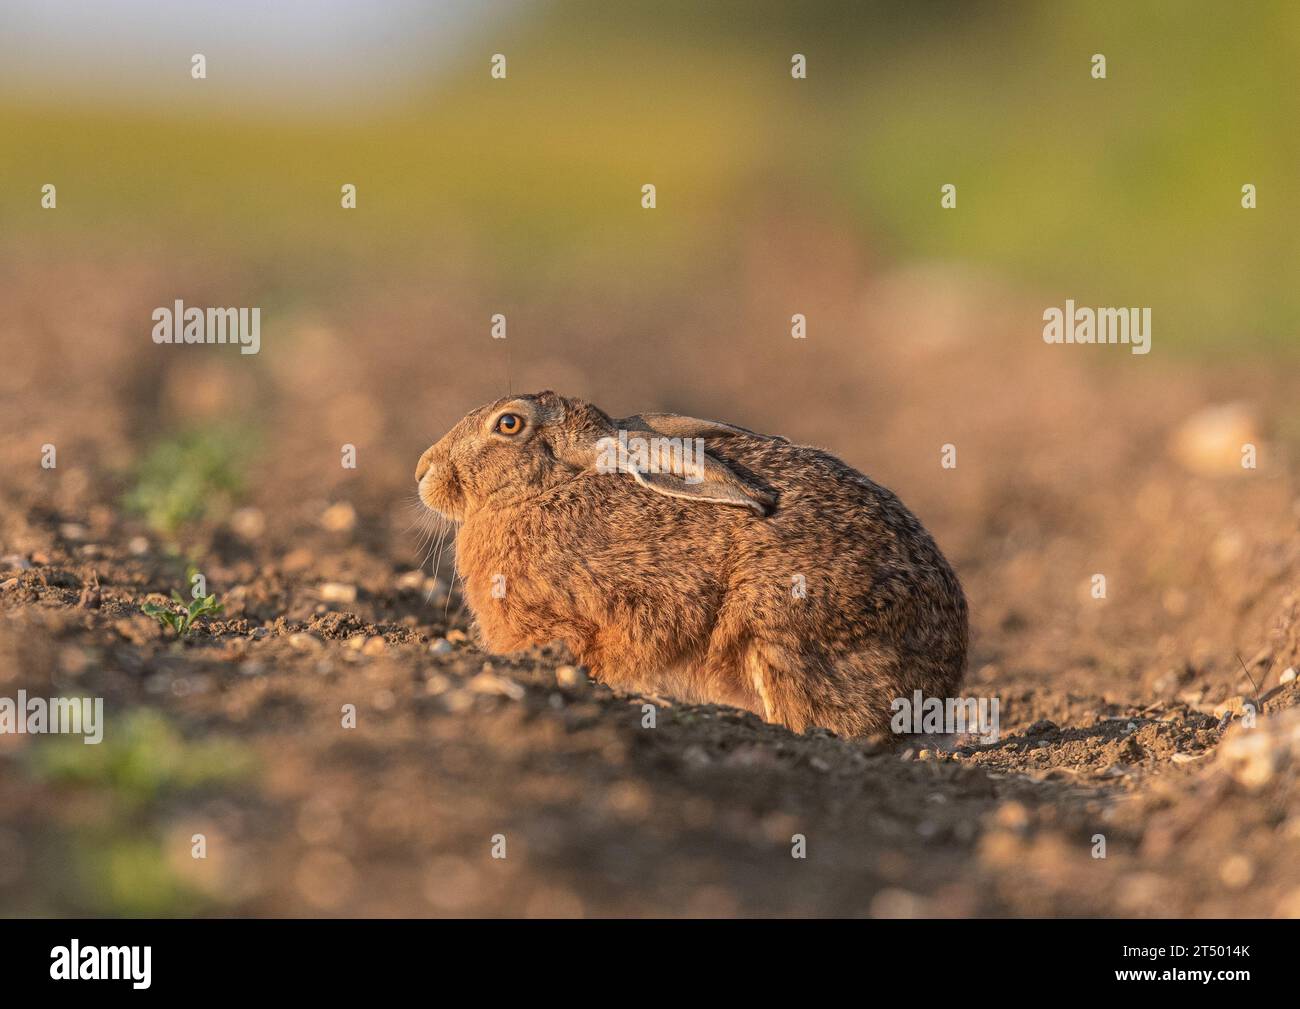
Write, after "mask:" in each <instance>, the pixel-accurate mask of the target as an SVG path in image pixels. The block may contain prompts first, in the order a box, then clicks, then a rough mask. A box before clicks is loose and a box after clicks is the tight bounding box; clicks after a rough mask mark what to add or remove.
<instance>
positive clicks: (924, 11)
mask: <svg viewBox="0 0 1300 1009" xmlns="http://www.w3.org/2000/svg"><path fill="white" fill-rule="evenodd" d="M258 6H260V5H251V4H244V3H234V4H222V5H218V4H215V3H212V4H209V3H197V4H194V5H188V12H187V15H188V16H187V19H186V20H184V21H183V22H181V21H179V20H177V18H176V16H175V15H172V16H171V19H170V20H169V19H168V17H166V16H164V17H161V18H159V17H154V16H150V15H149V14H148V13H147V12H146V11H145V8H144V6H143V5H140V4H136V3H118V4H107V5H93V7H92V5H87V7H86V8H84V9H83V14H84V15H85V16H79V15H78V14H75V13H73V11H72V10H70V9H63V10H62V11H61V12H60V13H59V14H58V15H42V14H39V13H37V10H38V8H37V6H36V5H30V6H29V5H25V4H22V3H19V4H14V5H7V7H9V8H10V9H9V11H8V13H7V15H6V16H7V18H8V20H9V24H8V25H7V30H6V31H5V32H4V37H5V41H4V43H3V46H4V51H3V53H2V54H0V55H3V56H4V57H5V59H4V60H2V61H0V62H2V63H3V64H4V66H5V69H4V70H3V71H0V137H3V143H0V179H3V180H4V191H5V199H4V201H3V205H2V206H0V214H2V215H3V217H2V219H0V220H2V226H3V234H4V238H3V242H4V243H5V244H7V245H8V246H10V248H11V251H13V252H16V253H20V254H23V255H27V254H40V253H41V252H42V251H48V252H49V253H50V254H51V255H58V254H59V250H61V249H64V248H67V247H68V246H73V247H75V248H76V249H77V250H78V251H80V252H88V253H96V252H98V253H104V254H108V255H112V254H114V253H115V252H116V251H117V250H119V249H123V248H129V249H132V250H140V249H142V248H143V249H156V250H159V251H160V252H161V253H162V254H167V253H168V252H169V250H181V251H183V252H187V253H193V252H204V253H208V254H211V255H213V256H216V257H222V258H231V257H238V258H241V259H242V260H244V261H246V262H249V263H252V264H254V265H255V267H256V271H255V272H257V273H258V275H259V276H260V277H261V278H262V282H263V283H264V285H266V286H268V287H271V286H274V287H275V288H276V290H277V291H278V292H279V296H281V297H283V298H286V299H313V300H315V299H319V298H320V297H326V296H328V292H329V291H330V290H332V289H333V288H334V287H335V286H336V283H337V281H338V279H339V278H340V277H341V276H344V275H347V274H349V273H351V272H353V271H355V270H356V269H358V268H364V269H366V270H369V271H373V272H374V273H375V274H376V275H379V276H382V275H383V273H384V267H383V266H382V264H383V263H384V262H394V263H398V262H404V263H407V264H409V263H412V262H415V263H419V262H422V261H424V260H425V259H426V258H427V259H428V261H433V260H435V259H437V258H439V257H444V256H446V255H447V253H448V250H454V253H455V256H456V258H457V259H458V260H459V261H461V262H463V263H465V264H466V269H467V270H470V271H472V272H473V273H474V274H475V275H476V276H479V277H485V278H487V279H488V281H489V282H498V281H500V280H502V279H503V278H504V279H506V280H508V283H509V286H510V290H511V291H512V293H513V294H515V295H518V296H520V297H526V296H529V295H530V294H535V293H536V292H544V291H546V290H547V289H548V287H549V286H552V285H555V284H556V283H565V284H574V283H580V284H582V285H583V286H584V287H590V288H605V289H609V290H619V289H621V288H623V287H625V286H627V285H629V284H640V285H642V286H644V285H646V284H653V285H655V286H656V287H657V288H659V289H661V290H664V291H672V290H674V289H675V288H676V289H678V290H680V289H682V288H685V287H688V286H689V285H690V284H691V283H692V278H695V277H697V276H698V265H699V264H700V263H701V262H709V263H719V262H722V263H725V262H727V261H728V260H730V259H734V258H736V257H738V256H740V255H742V254H743V245H744V241H743V238H744V235H745V231H746V226H747V223H748V222H751V221H753V220H757V219H764V218H769V217H772V216H780V215H785V214H789V215H793V216H800V217H802V218H804V219H806V220H807V221H808V222H809V225H808V226H809V228H810V229H821V230H822V231H824V232H829V233H831V234H833V235H834V236H835V237H836V240H840V239H842V240H844V241H849V242H853V243H856V244H857V245H858V246H859V247H861V248H863V249H865V250H868V253H869V255H870V256H871V257H873V258H876V259H883V260H885V261H895V262H897V261H906V260H908V259H913V258H916V259H941V260H949V261H959V262H966V263H969V264H971V265H972V266H974V267H976V268H978V269H979V270H981V271H990V272H992V273H994V274H996V275H999V276H1002V277H1006V278H1010V280H1012V281H1013V282H1014V283H1015V284H1017V285H1022V286H1023V287H1025V288H1026V289H1027V290H1028V291H1030V292H1033V293H1034V294H1036V295H1038V294H1041V296H1042V298H1044V299H1046V300H1045V302H1044V303H1047V304H1051V303H1056V304H1059V303H1061V302H1062V301H1063V300H1064V299H1065V298H1066V297H1073V298H1075V299H1076V300H1077V301H1079V302H1080V303H1092V304H1107V305H1109V304H1117V305H1118V304H1123V305H1129V304H1134V305H1151V306H1152V307H1153V308H1154V315H1155V318H1156V320H1157V323H1156V325H1157V341H1158V343H1159V345H1160V346H1162V347H1164V348H1166V349H1168V348H1171V347H1175V346H1176V347H1178V348H1180V349H1187V348H1191V349H1194V350H1196V351H1213V350H1215V349H1218V350H1227V351H1231V352H1233V353H1237V352H1241V351H1244V350H1260V349H1266V350H1271V351H1277V350H1281V349H1283V348H1293V347H1294V346H1295V345H1296V340H1295V336H1296V333H1297V329H1298V328H1300V327H1298V326H1297V323H1298V322H1300V284H1298V283H1297V278H1300V228H1298V227H1297V225H1298V224H1300V214H1298V213H1297V202H1296V201H1297V196H1296V181H1297V176H1296V167H1297V165H1298V164H1300V131H1298V130H1297V123H1300V87H1297V86H1295V85H1296V84H1297V83H1298V81H1297V70H1296V67H1297V65H1298V63H1300V59H1298V58H1300V5H1297V4H1296V3H1294V2H1291V0H1278V2H1273V3H1269V2H1263V3H1243V4H1234V5H1230V4H1222V3H1216V2H1185V3H1184V2H1178V3H1172V2H1170V3H1166V2H1138V3H1134V2H1131V0H1117V2H1095V0H1087V2H1082V0H1081V2H1055V3H1008V2H996V3H979V2H946V3H925V4H918V3H911V2H901V0H898V2H858V3H847V2H827V3H807V4H795V3H782V2H774V0H760V2H750V3H710V4H699V3H680V2H669V3H621V4H605V3H594V2H585V0H567V2H556V3H537V4H508V3H495V4H483V5H474V4H465V3H455V4H447V5H418V4H408V3H402V2H393V3H388V4H385V3H375V4H368V5H364V10H363V11H362V10H351V9H350V8H349V6H348V5H343V4H337V3H323V4H319V5H311V4H306V5H298V4H285V5H271V6H273V7H276V8H279V13H278V14H277V15H276V16H275V17H274V19H273V20H272V21H259V20H258V17H264V16H266V15H258V14H256V8H257V7H258ZM92 9H94V10H98V13H97V14H93V15H91V14H89V13H86V12H89V11H91V10H92ZM241 19H243V20H245V21H246V31H247V33H248V36H249V37H253V36H256V38H257V39H258V40H259V46H260V48H259V49H258V50H257V51H256V52H253V53H250V52H248V51H247V47H244V46H241V44H240V37H239V34H238V32H239V25H240V23H241ZM173 22H175V23H173ZM209 24H210V25H211V30H210V31H209V30H205V26H208V25H209ZM143 25H149V26H151V27H150V29H149V30H137V29H140V28H141V26H143ZM322 26H323V27H322ZM218 28H220V29H221V31H218V30H217V29H218ZM232 33H233V34H232ZM74 43H75V44H74ZM42 48H44V51H41V50H42ZM192 52H204V53H205V55H206V56H207V59H208V77H207V79H206V80H203V81H194V80H191V78H190V74H189V66H190V64H189V58H190V54H191V53H192ZM497 52H500V53H503V54H505V55H506V57H507V61H508V62H507V66H508V76H507V78H506V79H505V80H493V79H491V77H490V76H489V72H488V71H489V61H490V58H491V56H492V54H493V53H497ZM796 52H798V53H803V54H805V55H806V56H807V59H808V77H807V79H806V80H793V79H792V78H791V76H790V72H789V70H790V57H791V54H793V53H796ZM1093 53H1104V54H1105V56H1106V58H1107V62H1108V68H1107V69H1108V75H1107V79H1106V80H1104V81H1098V80H1094V79H1092V77H1091V76H1090V74H1089V69H1090V63H1089V61H1090V58H1091V56H1092V54H1093ZM236 55H238V56H239V61H238V62H236V61H235V56H236ZM1283 82H1290V84H1291V86H1289V87H1287V86H1282V85H1283ZM46 182H53V183H55V184H56V185H57V186H58V194H59V204H58V211H57V213H50V212H48V211H43V210H42V209H41V208H40V206H39V191H40V187H41V185H42V184H44V183H46ZM346 182H351V183H354V184H356V185H357V187H358V209H357V210H356V211H355V212H348V213H344V212H342V211H340V209H339V187H340V186H341V185H342V184H343V183H346ZM645 182H653V183H654V184H655V185H656V186H657V187H658V200H659V206H658V210H657V212H656V213H655V214H654V215H652V216H647V215H646V214H645V213H644V212H643V211H642V210H641V209H640V206H639V197H640V187H641V185H642V184H643V183H645ZM949 182H951V183H954V184H956V185H957V187H958V209H957V211H956V212H940V210H939V187H940V186H941V185H943V184H944V183H949ZM1245 183H1253V184H1254V185H1256V186H1257V187H1258V193H1259V197H1258V198H1259V208H1258V209H1257V210H1254V211H1245V210H1243V209H1242V208H1241V206H1240V198H1241V187H1242V185H1243V184H1245ZM819 242H820V239H819V240H818V242H815V243H813V251H814V253H815V250H816V246H817V244H819ZM801 254H803V253H801ZM272 296H273V292H270V293H267V294H265V295H264V298H271V297H272ZM241 303H245V302H241Z"/></svg>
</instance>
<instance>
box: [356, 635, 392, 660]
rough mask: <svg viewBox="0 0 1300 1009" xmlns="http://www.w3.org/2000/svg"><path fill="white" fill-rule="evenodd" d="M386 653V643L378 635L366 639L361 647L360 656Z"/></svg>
mask: <svg viewBox="0 0 1300 1009" xmlns="http://www.w3.org/2000/svg"><path fill="white" fill-rule="evenodd" d="M386 651H388V643H387V642H385V641H384V639H383V638H381V637H380V636H379V635H378V634H376V635H375V636H374V637H371V638H366V643H365V644H364V645H362V646H361V654H362V655H372V656H373V655H383V654H384V652H386Z"/></svg>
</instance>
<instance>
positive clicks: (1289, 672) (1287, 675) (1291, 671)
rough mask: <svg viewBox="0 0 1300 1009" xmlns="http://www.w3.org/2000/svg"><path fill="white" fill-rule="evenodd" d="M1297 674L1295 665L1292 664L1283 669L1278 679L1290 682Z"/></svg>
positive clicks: (1282, 681) (1280, 681) (1281, 681)
mask: <svg viewBox="0 0 1300 1009" xmlns="http://www.w3.org/2000/svg"><path fill="white" fill-rule="evenodd" d="M1295 676H1296V673H1295V667H1294V666H1291V667H1289V668H1287V669H1283V670H1282V673H1281V675H1279V676H1278V678H1277V680H1278V682H1279V683H1290V682H1291V681H1292V680H1294V679H1295Z"/></svg>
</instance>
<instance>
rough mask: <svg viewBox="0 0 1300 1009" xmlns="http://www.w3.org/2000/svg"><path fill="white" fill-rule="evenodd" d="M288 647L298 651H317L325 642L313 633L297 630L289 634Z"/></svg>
mask: <svg viewBox="0 0 1300 1009" xmlns="http://www.w3.org/2000/svg"><path fill="white" fill-rule="evenodd" d="M289 647H290V648H293V649H294V650H295V651H299V652H319V651H321V650H322V649H323V648H324V647H325V643H324V642H323V641H321V639H320V638H318V637H316V635H314V634H308V633H306V632H305V631H297V632H296V633H294V634H290V635H289Z"/></svg>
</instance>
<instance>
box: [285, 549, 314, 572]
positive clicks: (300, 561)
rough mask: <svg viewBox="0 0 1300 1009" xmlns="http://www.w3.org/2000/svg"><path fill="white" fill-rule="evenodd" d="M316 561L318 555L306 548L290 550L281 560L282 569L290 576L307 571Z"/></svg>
mask: <svg viewBox="0 0 1300 1009" xmlns="http://www.w3.org/2000/svg"><path fill="white" fill-rule="evenodd" d="M315 561H316V555H315V554H313V553H312V552H311V551H310V550H308V549H307V548H306V547H298V548H297V549H296V550H290V551H289V552H288V553H287V554H285V555H284V557H282V558H281V559H280V567H281V568H282V569H283V570H284V571H285V572H287V573H289V574H295V573H297V572H299V571H306V570H307V569H308V568H309V567H311V566H312V564H313V563H315Z"/></svg>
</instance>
